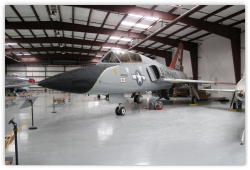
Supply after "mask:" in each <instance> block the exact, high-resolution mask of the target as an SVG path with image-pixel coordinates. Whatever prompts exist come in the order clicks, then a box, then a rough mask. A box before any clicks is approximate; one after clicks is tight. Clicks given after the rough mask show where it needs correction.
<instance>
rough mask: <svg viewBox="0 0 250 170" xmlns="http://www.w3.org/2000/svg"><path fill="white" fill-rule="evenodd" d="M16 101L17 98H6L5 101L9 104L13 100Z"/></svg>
mask: <svg viewBox="0 0 250 170" xmlns="http://www.w3.org/2000/svg"><path fill="white" fill-rule="evenodd" d="M15 99H16V97H6V98H5V101H6V102H7V101H13V100H15Z"/></svg>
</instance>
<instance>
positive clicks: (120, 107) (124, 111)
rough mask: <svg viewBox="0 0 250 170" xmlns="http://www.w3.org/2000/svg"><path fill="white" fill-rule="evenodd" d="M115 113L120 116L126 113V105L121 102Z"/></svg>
mask: <svg viewBox="0 0 250 170" xmlns="http://www.w3.org/2000/svg"><path fill="white" fill-rule="evenodd" d="M115 113H116V115H118V116H124V115H125V113H126V109H125V107H122V106H121V103H119V106H117V107H116V109H115Z"/></svg>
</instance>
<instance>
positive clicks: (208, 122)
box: [5, 5, 246, 165]
mask: <svg viewBox="0 0 250 170" xmlns="http://www.w3.org/2000/svg"><path fill="white" fill-rule="evenodd" d="M187 13H188V14H187ZM178 17H182V18H180V19H178ZM159 30H161V31H159ZM150 35H153V36H150ZM180 42H182V43H183V45H184V52H183V63H182V64H183V67H184V72H185V73H186V75H187V76H188V78H189V79H194V80H199V79H200V80H207V81H221V82H233V83H237V82H239V81H240V79H241V77H242V75H243V73H244V71H245V5H199V6H195V5H6V6H5V75H10V74H13V73H17V74H18V75H20V76H22V77H28V78H33V79H35V81H36V82H39V81H41V80H44V79H47V78H49V77H52V76H54V75H57V74H59V73H64V72H67V71H70V70H74V69H77V68H81V67H85V66H86V65H90V64H91V65H95V64H96V63H97V62H98V61H99V60H100V59H101V58H102V57H103V56H104V55H105V54H106V53H107V52H108V51H110V50H113V49H118V50H120V49H127V50H130V51H132V52H135V53H139V54H141V55H145V56H147V57H149V58H151V59H154V60H156V61H158V62H159V63H161V64H163V65H166V66H169V64H170V62H171V60H172V56H173V54H174V52H175V50H176V48H177V47H178V45H179V43H180ZM235 87H236V86H235V85H211V86H210V87H209V88H221V89H235ZM197 88H198V89H203V88H204V86H203V85H198V86H197ZM5 92H6V94H7V93H9V91H8V89H7V90H6V89H5ZM29 93H30V94H32V96H33V97H37V99H36V101H35V102H34V122H35V126H37V129H36V130H29V127H30V124H31V115H30V113H31V111H30V107H28V108H22V109H20V107H21V106H22V105H23V103H24V102H25V100H26V99H25V98H22V97H17V99H15V100H14V101H12V102H11V103H8V104H5V135H8V134H10V132H11V130H12V128H13V127H12V125H11V124H9V121H10V119H12V118H14V120H15V121H16V123H17V124H18V127H19V126H21V125H23V126H22V128H21V129H20V130H19V131H18V137H17V141H18V149H19V163H20V165H244V164H245V161H246V151H245V145H240V140H241V137H242V132H243V130H244V129H245V103H244V102H243V107H242V111H240V112H232V111H228V109H229V108H230V101H231V100H232V93H211V94H209V98H208V99H206V100H201V101H198V105H197V106H189V105H188V103H189V98H187V97H183V96H180V97H175V96H172V97H171V98H170V100H163V99H162V102H163V104H164V107H163V109H162V110H149V109H148V107H149V103H150V101H151V100H153V99H155V100H156V99H157V98H156V97H153V96H152V95H151V93H150V92H147V93H146V94H144V95H143V96H142V101H141V103H139V104H133V103H132V102H133V99H131V98H130V96H131V94H126V95H125V96H126V102H125V104H124V105H126V110H127V113H126V115H125V116H122V117H121V116H116V115H115V113H114V108H115V106H116V105H114V104H109V103H108V102H107V101H106V100H104V98H105V96H103V95H101V98H100V99H98V97H97V95H89V96H88V95H84V94H69V93H64V92H61V91H57V90H53V89H45V88H44V87H40V86H38V85H31V86H30V87H29ZM6 94H5V95H6ZM53 97H55V98H60V97H64V98H65V102H56V103H54V102H53ZM222 97H225V98H228V99H229V102H219V101H215V100H217V99H219V98H222ZM53 103H54V104H55V106H54V105H53ZM131 103H132V104H131ZM53 106H54V107H53ZM53 110H56V111H57V112H56V113H52V111H53ZM27 118H28V119H27ZM5 156H6V157H13V158H15V142H14V141H13V142H11V143H10V145H9V146H8V149H7V150H6V153H5ZM15 163H16V160H15V159H14V160H13V162H12V164H11V165H15Z"/></svg>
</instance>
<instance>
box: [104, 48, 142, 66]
mask: <svg viewBox="0 0 250 170" xmlns="http://www.w3.org/2000/svg"><path fill="white" fill-rule="evenodd" d="M101 62H102V63H141V62H142V59H141V56H140V55H139V54H136V53H132V52H129V51H110V52H109V53H108V54H106V55H105V56H104V57H103V59H102V60H101Z"/></svg>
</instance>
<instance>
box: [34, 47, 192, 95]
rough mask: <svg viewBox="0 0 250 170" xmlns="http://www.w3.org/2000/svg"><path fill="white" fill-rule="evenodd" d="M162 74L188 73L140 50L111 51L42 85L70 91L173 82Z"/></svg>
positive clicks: (106, 90) (126, 88)
mask: <svg viewBox="0 0 250 170" xmlns="http://www.w3.org/2000/svg"><path fill="white" fill-rule="evenodd" d="M163 78H169V79H187V76H186V74H185V73H183V72H181V71H178V70H175V69H172V68H168V67H166V66H164V65H162V64H160V63H159V62H157V61H154V60H152V59H150V58H148V57H146V56H143V55H140V54H136V53H132V52H127V51H110V52H108V53H107V54H106V55H105V56H104V57H103V58H102V59H101V60H100V61H99V62H98V63H97V64H96V65H90V66H86V67H83V68H79V69H75V70H72V71H68V72H65V73H61V74H58V75H56V76H53V77H50V78H48V79H45V80H43V81H41V82H39V85H40V86H43V87H47V88H51V89H56V90H61V91H66V92H71V93H87V94H100V93H131V92H141V91H154V90H160V89H169V88H171V87H172V86H173V84H172V83H166V82H163V81H161V79H163Z"/></svg>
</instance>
